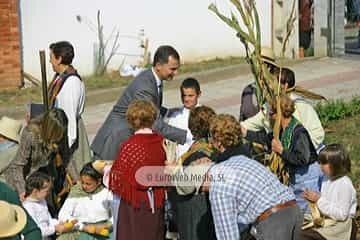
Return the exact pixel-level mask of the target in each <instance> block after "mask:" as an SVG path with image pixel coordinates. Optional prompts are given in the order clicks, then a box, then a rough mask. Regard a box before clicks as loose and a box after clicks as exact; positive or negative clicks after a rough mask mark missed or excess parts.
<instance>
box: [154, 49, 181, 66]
mask: <svg viewBox="0 0 360 240" xmlns="http://www.w3.org/2000/svg"><path fill="white" fill-rule="evenodd" d="M170 56H171V57H173V58H175V59H176V60H178V61H179V62H180V55H179V53H178V52H177V51H176V50H175V48H173V47H172V46H168V45H164V46H160V47H159V48H158V49H157V50H156V52H155V55H154V61H153V66H154V67H155V65H156V64H157V63H159V64H165V63H168V61H169V57H170Z"/></svg>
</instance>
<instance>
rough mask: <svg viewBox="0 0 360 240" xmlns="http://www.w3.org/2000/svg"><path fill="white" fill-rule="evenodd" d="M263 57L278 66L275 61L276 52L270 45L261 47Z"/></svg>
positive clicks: (267, 61) (265, 60)
mask: <svg viewBox="0 0 360 240" xmlns="http://www.w3.org/2000/svg"><path fill="white" fill-rule="evenodd" d="M261 59H262V60H263V61H264V62H266V63H268V64H271V65H273V66H278V65H277V64H276V63H275V54H274V52H273V50H272V49H271V48H269V47H262V48H261Z"/></svg>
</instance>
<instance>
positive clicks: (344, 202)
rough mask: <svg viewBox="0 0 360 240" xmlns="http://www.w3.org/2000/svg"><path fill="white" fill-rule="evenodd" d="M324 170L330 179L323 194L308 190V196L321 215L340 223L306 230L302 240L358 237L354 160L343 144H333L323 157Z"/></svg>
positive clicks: (306, 194)
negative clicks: (349, 174)
mask: <svg viewBox="0 0 360 240" xmlns="http://www.w3.org/2000/svg"><path fill="white" fill-rule="evenodd" d="M319 162H320V167H321V170H322V171H323V172H324V174H325V175H326V176H327V177H328V179H326V180H325V181H324V182H323V183H322V186H321V193H320V194H319V193H316V192H311V191H304V197H305V198H306V199H308V200H309V201H311V202H314V203H316V205H317V207H318V208H319V210H320V213H321V214H322V215H324V216H325V217H327V218H331V219H333V220H336V224H335V225H332V226H326V227H320V228H312V229H307V230H304V231H302V236H301V239H304V240H309V239H314V240H318V239H319V240H324V239H326V240H348V239H355V238H356V224H355V221H353V218H354V217H355V214H356V205H357V199H356V191H355V188H354V186H353V184H352V182H351V180H350V178H349V177H348V176H346V174H348V173H350V170H351V161H350V158H349V156H348V154H347V152H346V150H345V148H344V147H343V146H342V145H340V144H331V145H328V146H326V147H325V149H324V150H323V151H321V153H320V154H319Z"/></svg>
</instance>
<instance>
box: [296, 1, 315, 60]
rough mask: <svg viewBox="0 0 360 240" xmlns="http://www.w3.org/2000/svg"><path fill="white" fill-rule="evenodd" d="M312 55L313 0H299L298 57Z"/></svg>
mask: <svg viewBox="0 0 360 240" xmlns="http://www.w3.org/2000/svg"><path fill="white" fill-rule="evenodd" d="M310 56H314V4H313V0H299V57H300V58H302V57H310Z"/></svg>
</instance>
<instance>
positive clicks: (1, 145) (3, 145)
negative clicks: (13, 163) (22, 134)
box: [0, 141, 16, 151]
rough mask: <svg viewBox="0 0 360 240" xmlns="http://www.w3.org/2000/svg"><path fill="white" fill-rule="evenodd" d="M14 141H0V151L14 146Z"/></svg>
mask: <svg viewBox="0 0 360 240" xmlns="http://www.w3.org/2000/svg"><path fill="white" fill-rule="evenodd" d="M15 144H16V143H15V142H13V141H4V142H2V143H0V151H4V150H6V149H9V148H11V147H12V146H14V145H15Z"/></svg>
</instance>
